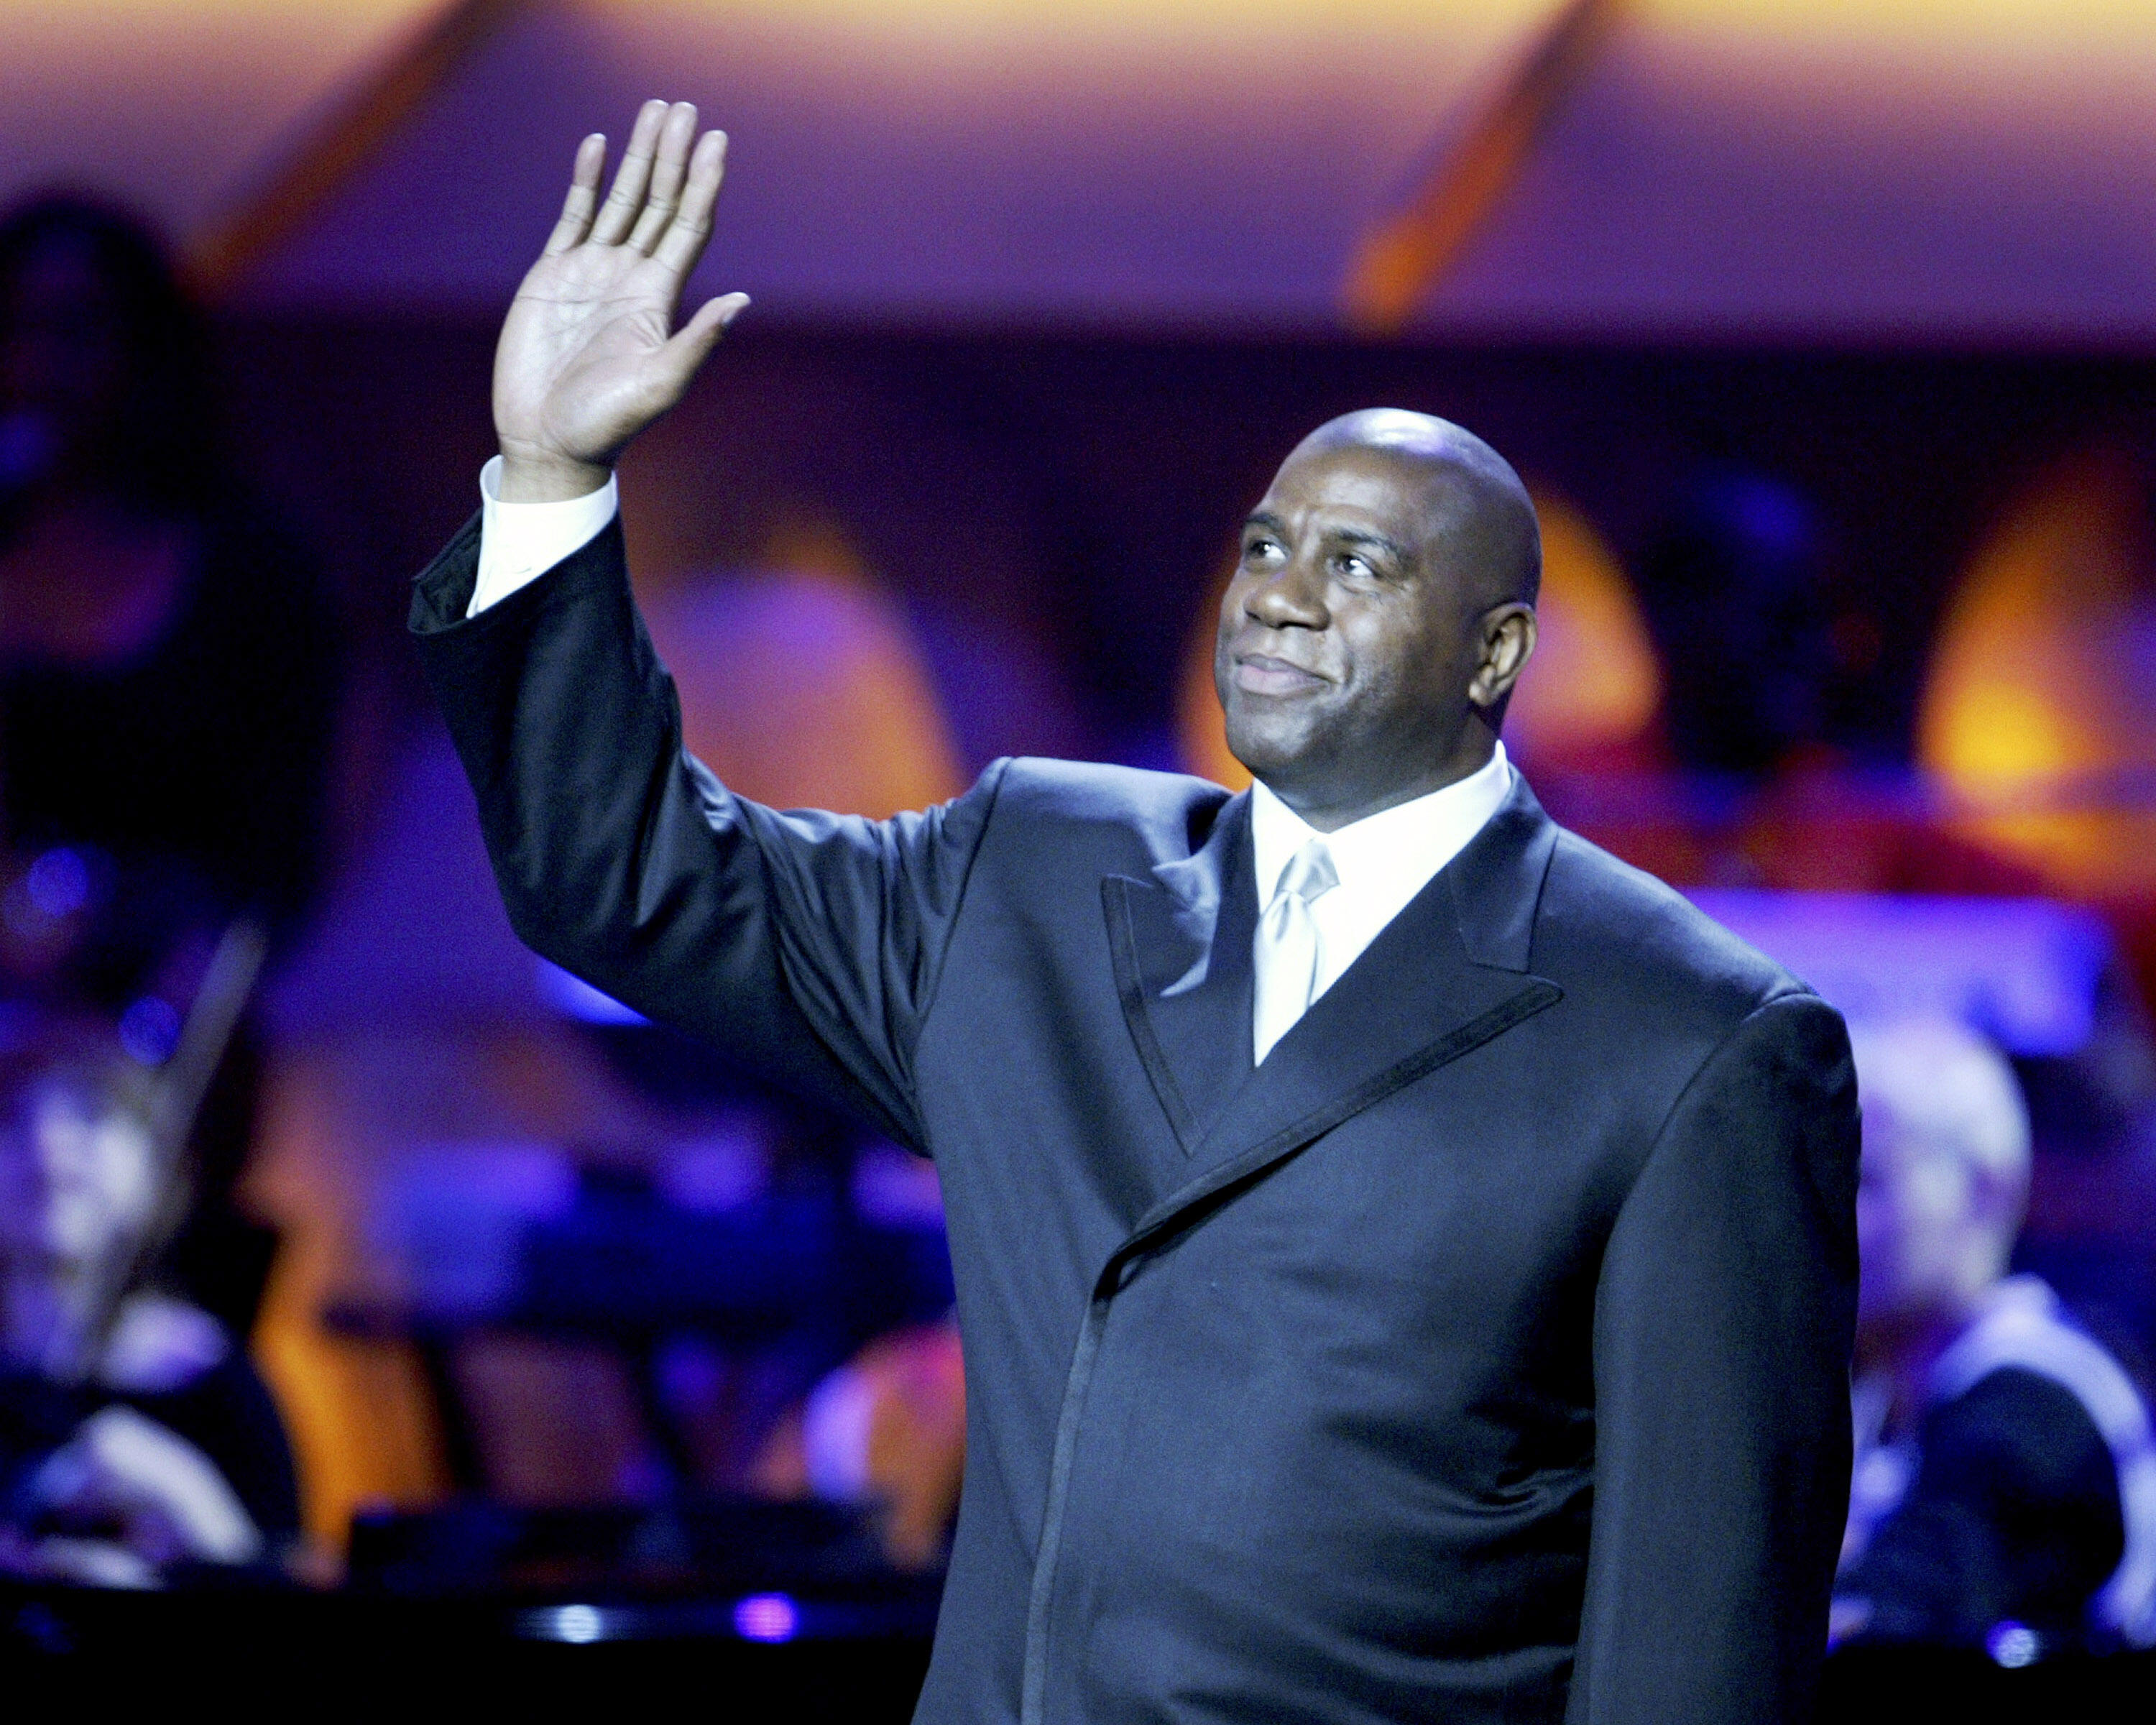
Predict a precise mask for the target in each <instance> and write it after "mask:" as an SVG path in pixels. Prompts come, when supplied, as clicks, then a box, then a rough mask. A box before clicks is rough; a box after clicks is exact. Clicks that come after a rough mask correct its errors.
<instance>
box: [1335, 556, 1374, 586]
mask: <svg viewBox="0 0 2156 1725" xmlns="http://www.w3.org/2000/svg"><path fill="white" fill-rule="evenodd" d="M1332 567H1334V568H1335V569H1337V571H1339V572H1340V573H1341V574H1342V575H1346V576H1348V577H1350V578H1353V579H1354V580H1357V581H1367V580H1371V579H1373V578H1375V577H1376V575H1377V570H1376V569H1375V568H1373V567H1372V566H1371V563H1370V560H1369V559H1368V557H1363V555H1362V554H1361V553H1360V552H1353V551H1343V552H1341V553H1340V554H1339V555H1338V556H1337V557H1334V558H1333V560H1332Z"/></svg>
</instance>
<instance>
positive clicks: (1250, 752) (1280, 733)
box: [1227, 713, 1307, 781]
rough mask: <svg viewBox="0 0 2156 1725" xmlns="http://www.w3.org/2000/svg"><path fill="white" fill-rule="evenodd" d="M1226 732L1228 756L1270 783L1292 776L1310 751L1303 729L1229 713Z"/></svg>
mask: <svg viewBox="0 0 2156 1725" xmlns="http://www.w3.org/2000/svg"><path fill="white" fill-rule="evenodd" d="M1227 732H1228V752H1229V754H1231V755H1233V756H1234V757H1235V758H1236V759H1237V760H1239V761H1240V762H1242V763H1243V764H1244V765H1245V767H1247V768H1250V771H1251V772H1252V773H1255V774H1256V775H1257V776H1258V777H1259V778H1262V779H1265V780H1268V781H1272V780H1276V779H1278V778H1281V777H1282V776H1284V775H1286V774H1288V773H1291V772H1292V771H1293V770H1294V768H1295V764H1296V762H1297V761H1299V760H1301V758H1302V756H1303V753H1304V752H1305V749H1306V747H1307V742H1306V738H1305V737H1303V736H1302V734H1301V732H1302V727H1301V726H1291V725H1283V724H1266V723H1264V722H1262V721H1253V720H1252V719H1251V718H1250V716H1240V717H1239V716H1237V715H1235V714H1234V713H1230V714H1229V716H1228V725H1227Z"/></svg>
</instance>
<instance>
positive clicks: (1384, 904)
mask: <svg viewBox="0 0 2156 1725" xmlns="http://www.w3.org/2000/svg"><path fill="white" fill-rule="evenodd" d="M500 475H501V458H500V456H499V455H497V456H495V458H494V459H492V460H491V461H489V462H488V463H487V464H486V465H485V467H484V468H482V469H481V470H480V479H479V491H480V550H479V576H478V579H477V580H476V581H475V583H473V587H472V596H471V604H470V607H469V608H467V609H466V611H465V615H466V616H468V617H476V616H477V615H479V614H480V612H482V611H484V610H485V609H486V608H487V607H488V606H490V605H493V604H498V603H500V601H501V600H503V599H506V598H508V597H509V595H510V594H511V593H515V592H516V590H517V588H520V587H522V586H523V585H525V583H527V582H529V581H531V580H533V579H535V578H537V577H539V576H541V575H543V574H544V573H545V572H547V570H549V569H551V568H552V567H554V565H555V564H557V563H558V562H561V561H562V559H563V558H564V557H572V556H574V555H575V554H576V553H577V552H579V551H581V550H583V548H584V547H585V546H587V545H588V544H589V543H590V542H592V541H593V540H594V539H596V538H597V537H598V536H599V534H600V533H601V532H602V531H603V530H604V529H605V527H606V525H607V523H608V522H609V521H612V520H613V518H614V515H615V513H616V511H618V510H619V507H620V491H619V488H618V487H617V486H616V485H615V484H614V480H613V476H612V475H608V478H607V482H606V484H605V485H602V486H601V487H600V488H599V489H598V490H596V491H593V492H591V493H589V494H588V495H585V496H583V497H573V498H571V499H570V500H569V501H567V502H566V503H504V502H502V501H500V498H499V497H498V496H496V495H495V493H496V491H497V490H499V489H500ZM1511 793H1512V766H1511V763H1510V762H1507V760H1506V758H1505V745H1504V744H1503V743H1499V744H1498V745H1497V747H1496V752H1494V753H1492V754H1491V757H1490V759H1489V761H1488V762H1487V763H1486V765H1484V766H1483V767H1481V768H1478V769H1477V770H1476V771H1475V772H1473V773H1469V774H1468V775H1467V777H1466V778H1463V779H1460V780H1459V781H1458V782H1457V783H1453V784H1449V785H1447V786H1445V788H1444V789H1443V790H1440V791H1432V792H1431V793H1430V794H1429V795H1428V796H1426V797H1418V798H1415V799H1414V801H1413V802H1412V803H1401V804H1400V805H1399V807H1398V808H1395V809H1386V810H1385V811H1384V812H1383V814H1373V815H1370V816H1368V817H1367V818H1366V819H1362V820H1358V821H1354V822H1352V823H1350V824H1348V825H1347V826H1344V827H1342V828H1341V829H1339V830H1338V831H1337V832H1333V833H1320V832H1319V831H1318V830H1317V828H1315V827H1313V826H1312V825H1311V824H1309V823H1308V822H1307V821H1306V820H1304V819H1303V818H1302V817H1301V815H1299V814H1296V812H1295V811H1294V810H1293V809H1291V808H1289V807H1288V806H1287V804H1286V803H1283V802H1281V799H1280V798H1278V797H1276V796H1275V795H1274V794H1273V793H1271V792H1270V791H1269V790H1267V789H1266V788H1265V786H1264V785H1263V784H1257V785H1254V786H1252V787H1251V790H1250V836H1251V839H1252V842H1253V844H1254V845H1255V850H1256V853H1257V880H1258V914H1259V917H1260V935H1259V938H1258V940H1257V943H1256V947H1255V961H1256V963H1258V964H1259V965H1260V967H1263V966H1265V963H1266V962H1267V960H1268V958H1269V957H1270V952H1271V949H1270V947H1269V946H1268V944H1267V942H1265V938H1264V934H1263V928H1262V922H1263V918H1264V915H1265V906H1267V905H1268V904H1269V903H1270V902H1271V900H1272V896H1273V892H1274V890H1275V888H1276V887H1277V886H1279V884H1280V878H1281V871H1282V870H1285V869H1286V867H1287V865H1288V861H1289V860H1290V859H1291V858H1292V857H1293V856H1294V855H1295V854H1296V852H1297V851H1298V850H1301V849H1302V847H1303V846H1304V845H1306V844H1308V843H1309V842H1310V841H1311V840H1312V839H1322V840H1323V841H1324V843H1325V845H1326V848H1327V850H1329V851H1330V852H1331V853H1332V864H1333V867H1334V869H1335V870H1337V872H1338V875H1339V885H1338V886H1335V887H1334V888H1333V889H1332V891H1328V892H1326V893H1324V894H1322V895H1321V896H1319V897H1317V898H1316V899H1314V900H1312V901H1311V915H1312V918H1313V919H1314V920H1315V921H1316V922H1317V936H1318V951H1317V971H1316V974H1315V975H1314V976H1313V977H1312V982H1311V988H1310V996H1309V998H1310V999H1311V1000H1313V1001H1314V1000H1316V999H1317V998H1318V997H1319V996H1320V995H1322V994H1323V993H1324V992H1325V991H1326V990H1327V988H1331V987H1332V985H1333V983H1336V982H1337V981H1339V979H1340V977H1341V973H1342V972H1344V971H1345V970H1346V969H1347V967H1348V966H1349V965H1351V964H1353V963H1354V962H1355V961H1356V960H1357V959H1358V958H1359V957H1362V956H1363V948H1364V947H1368V945H1369V944H1370V942H1372V941H1373V940H1375V939H1376V938H1377V937H1378V933H1379V932H1380V931H1382V930H1383V928H1384V927H1385V925H1386V924H1387V923H1389V922H1391V921H1392V920H1393V918H1394V917H1395V916H1399V913H1400V912H1401V911H1404V910H1405V909H1406V908H1407V906H1408V901H1409V900H1410V899H1412V898H1413V897H1414V896H1415V895H1416V894H1417V893H1419V892H1420V891H1422V890H1423V888H1424V887H1425V886H1428V885H1429V884H1430V879H1431V877H1432V876H1434V875H1435V874H1436V873H1437V871H1438V870H1440V869H1441V868H1443V867H1444V866H1445V865H1446V864H1447V863H1449V862H1450V861H1451V860H1452V859H1453V858H1454V857H1455V856H1457V855H1459V854H1460V852H1461V851H1462V850H1465V849H1466V845H1467V842H1468V840H1469V839H1472V838H1473V837H1474V836H1475V835H1476V834H1477V833H1479V832H1481V830H1482V829H1483V826H1484V825H1485V824H1486V823H1487V822H1488V820H1489V819H1490V817H1491V815H1493V814H1496V812H1497V810H1498V809H1500V808H1501V807H1502V806H1503V804H1504V801H1505V798H1507V796H1508V795H1510V794H1511ZM1261 986H1262V985H1261ZM1294 1022H1295V1019H1294V1018H1293V1017H1289V1018H1287V1019H1286V1021H1285V1022H1282V1021H1281V1019H1280V1018H1279V1017H1278V1016H1277V1015H1276V1019H1275V1023H1276V1025H1277V1026H1278V1029H1277V1032H1276V1037H1275V1039H1274V1040H1277V1036H1278V1035H1279V1034H1286V1030H1287V1029H1289V1028H1290V1027H1291V1025H1292V1024H1294ZM1253 1028H1254V1030H1255V1034H1257V1035H1258V1036H1259V1037H1260V1039H1262V1038H1263V1037H1264V1035H1265V1032H1264V1030H1263V1029H1258V1028H1257V1027H1256V1026H1255V1024H1254V1027H1253ZM1256 1052H1257V1057H1258V1059H1260V1060H1263V1059H1265V1056H1266V1055H1268V1054H1270V1053H1271V1052H1272V1042H1270V1041H1266V1042H1265V1043H1264V1045H1262V1046H1260V1047H1259V1048H1258V1049H1257V1050H1256Z"/></svg>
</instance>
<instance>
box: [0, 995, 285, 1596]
mask: <svg viewBox="0 0 2156 1725" xmlns="http://www.w3.org/2000/svg"><path fill="white" fill-rule="evenodd" d="M4 1028H5V1029H6V1030H7V1031H8V1032H10V1033H12V1040H13V1045H12V1046H9V1047H8V1048H6V1049H5V1050H4V1051H0V1572H7V1573H12V1574H17V1575H21V1576H28V1577H42V1578H46V1579H63V1580H70V1581H78V1582H85V1583H90V1584H101V1585H114V1586H151V1585H156V1584H159V1583H160V1582H162V1581H164V1580H167V1579H175V1578H177V1577H181V1576H184V1575H185V1574H187V1572H188V1571H190V1570H191V1569H199V1568H200V1566H203V1565H214V1566H219V1567H220V1568H231V1567H234V1566H254V1567H258V1568H261V1567H270V1566H274V1565H275V1564H276V1563H278V1562H279V1561H280V1559H281V1558H283V1557H284V1556H285V1554H286V1552H287V1550H288V1548H290V1544H291V1542H292V1541H293V1539H294V1538H295V1535H296V1533H297V1532H298V1527H299V1502H298V1493H297V1489H296V1486H295V1481H294V1477H293V1469H292V1461H291V1455H290V1450H289V1448H288V1447H287V1445H286V1441H285V1432H284V1428H283V1426H282V1425H281V1424H280V1421H279V1419H278V1416H277V1413H276V1409H275V1405H274V1404H273V1403H272V1402H271V1401H270V1399H269V1393H268V1391H267V1390H266V1389H264V1386H263V1384H262V1382H261V1380H260V1379H259V1378H258V1377H257V1376H256V1375H255V1373H254V1368H253V1367H252V1366H251V1365H250V1364H249V1362H248V1360H247V1358H246V1355H245V1353H244V1352H243V1351H242V1349H241V1348H239V1346H238V1345H236V1343H234V1338H233V1337H232V1336H231V1335H230V1334H229V1333H228V1332H227V1331H226V1330H225V1329H224V1327H223V1326H222V1325H221V1324H219V1323H218V1321H217V1320H216V1319H215V1318H213V1317H211V1316H210V1315H209V1314H208V1312H204V1311H203V1310H202V1309H201V1308H200V1307H196V1306H193V1305H191V1304H189V1303H187V1301H183V1300H181V1299H178V1298H176V1297H174V1296H172V1295H170V1294H168V1293H165V1292H162V1291H158V1290H157V1288H156V1287H155V1286H154V1285H153V1284H152V1283H151V1281H150V1279H149V1277H148V1276H147V1275H146V1270H148V1269H149V1268H150V1267H151V1266H152V1265H153V1263H154V1258H155V1254H156V1248H157V1245H159V1244H160V1237H161V1235H162V1233H163V1231H164V1230H166V1228H167V1227H168V1226H169V1224H170V1220H171V1219H172V1217H173V1216H174V1215H175V1214H177V1212H178V1210H179V1209H181V1208H182V1207H183V1204H184V1193H183V1192H182V1191H179V1190H177V1189H176V1187H177V1186H180V1185H182V1184H183V1177H182V1175H181V1174H180V1173H178V1172H177V1171H176V1170H175V1169H174V1168H173V1166H172V1158H169V1157H167V1156H166V1155H163V1154H162V1153H161V1151H160V1147H159V1145H158V1143H157V1136H156V1133H157V1127H156V1125H155V1122H156V1120H157V1111H158V1099H157V1095H156V1091H155V1083H156V1079H155V1076H154V1075H153V1074H152V1072H151V1071H150V1070H147V1069H146V1068H144V1067H143V1066H141V1065H139V1064H137V1063H136V1061H135V1060H132V1059H131V1057H130V1056H129V1055H127V1054H126V1052H125V1050H123V1049H122V1047H121V1045H120V1042H119V1040H118V1039H117V1037H116V1036H115V1034H114V1033H113V1032H112V1031H111V1030H110V1029H108V1028H106V1027H105V1026H104V1025H103V1024H98V1023H95V1022H92V1021H86V1020H79V1019H59V1018H54V1017H50V1016H47V1017H44V1018H42V1019H31V1018H29V1017H28V1015H27V1014H23V1013H21V1012H20V1011H19V1010H18V1011H17V1012H16V1013H14V1014H11V1015H10V1017H9V1019H8V1021H7V1023H6V1024H5V1026H4Z"/></svg>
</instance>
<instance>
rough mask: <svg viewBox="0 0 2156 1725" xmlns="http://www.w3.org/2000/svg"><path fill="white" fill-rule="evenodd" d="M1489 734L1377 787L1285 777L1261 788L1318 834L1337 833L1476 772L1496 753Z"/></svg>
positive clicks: (1268, 778)
mask: <svg viewBox="0 0 2156 1725" xmlns="http://www.w3.org/2000/svg"><path fill="white" fill-rule="evenodd" d="M1496 749H1497V738H1496V733H1495V732H1490V731H1487V730H1482V729H1481V728H1480V727H1476V730H1474V731H1472V732H1471V733H1470V735H1469V736H1468V737H1466V738H1465V739H1463V743H1462V747H1460V748H1459V749H1457V750H1455V752H1453V753H1452V755H1451V756H1450V757H1448V758H1447V759H1446V760H1445V762H1443V763H1442V764H1441V765H1435V766H1432V767H1430V768H1428V769H1426V770H1425V771H1423V772H1420V773H1415V774H1413V775H1411V776H1409V777H1405V778H1396V779H1390V780H1388V781H1386V782H1384V783H1382V784H1378V785H1372V784H1368V783H1359V784H1358V783H1342V779H1341V778H1338V777H1337V776H1335V777H1329V778H1327V779H1325V780H1323V781H1322V782H1317V781H1312V780H1306V779H1303V778H1300V777H1296V776H1291V775H1281V776H1275V775H1270V774H1263V775H1260V776H1261V777H1263V778H1265V788H1266V789H1267V790H1269V791H1270V792H1271V793H1273V794H1274V795H1275V796H1276V797H1278V798H1280V799H1281V802H1283V803H1286V804H1287V806H1288V807H1289V808H1290V809H1293V810H1294V811H1295V812H1296V814H1297V815H1299V816H1301V819H1303V820H1305V821H1306V822H1307V823H1309V824H1310V825H1312V827H1314V828H1316V829H1317V830H1318V831H1319V832H1321V833H1337V832H1338V831H1339V830H1340V829H1341V828H1342V827H1346V826H1353V824H1355V823H1356V822H1357V821H1358V820H1368V819H1369V818H1370V817H1371V816H1372V815H1373V814H1383V813H1384V812H1385V811H1386V810H1387V809H1397V808H1399V806H1400V804H1401V803H1412V802H1414V800H1415V798H1418V797H1427V796H1429V795H1430V793H1432V792H1433V791H1441V790H1443V789H1444V788H1445V787H1446V786H1447V785H1454V784H1458V783H1460V780H1461V779H1463V778H1469V777H1471V776H1472V775H1473V774H1475V773H1480V772H1481V770H1482V769H1483V768H1485V767H1487V766H1488V765H1489V764H1490V762H1491V758H1492V757H1494V756H1495V755H1496Z"/></svg>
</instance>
